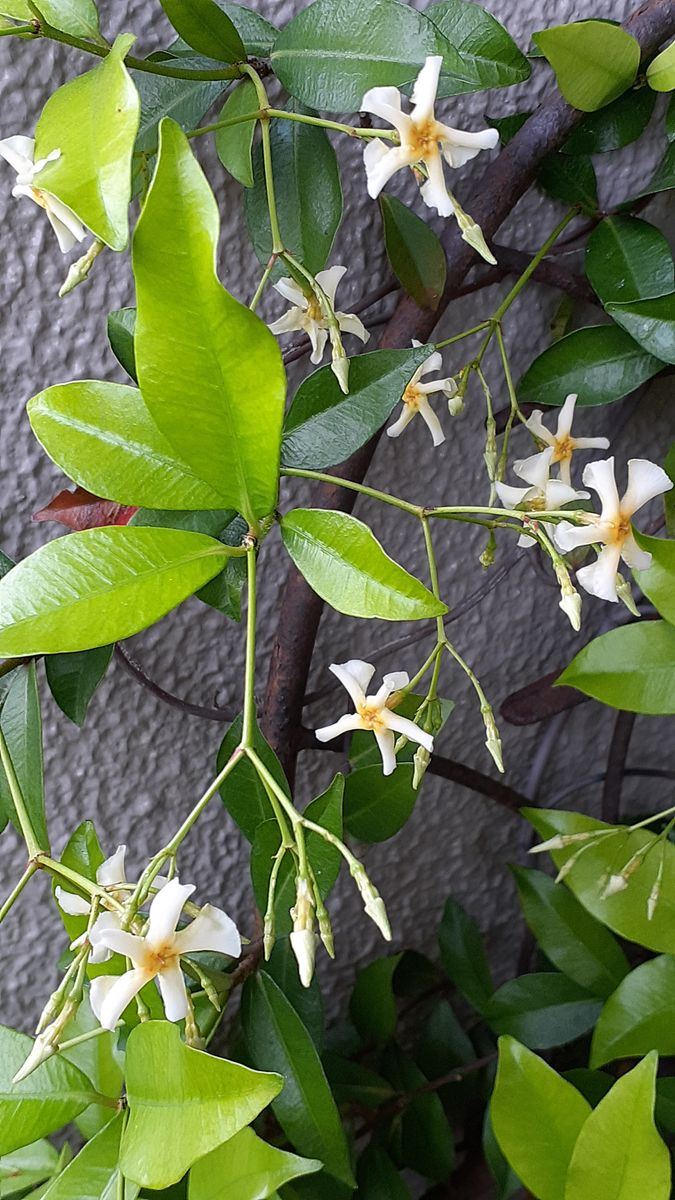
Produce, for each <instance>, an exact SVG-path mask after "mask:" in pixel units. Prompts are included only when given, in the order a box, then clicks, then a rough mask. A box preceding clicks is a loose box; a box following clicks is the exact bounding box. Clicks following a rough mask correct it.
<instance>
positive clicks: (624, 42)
mask: <svg viewBox="0 0 675 1200" xmlns="http://www.w3.org/2000/svg"><path fill="white" fill-rule="evenodd" d="M532 40H533V42H534V43H535V45H536V46H537V47H538V48H539V49H540V50H541V51H542V53H543V54H544V55H545V57H546V58H547V59H548V61H549V63H550V64H551V66H552V67H553V70H554V71H555V75H556V80H557V83H558V87H559V88H560V91H561V92H562V94H563V96H564V97H565V99H566V100H567V101H569V103H570V104H572V105H573V106H574V107H575V108H579V109H581V111H582V112H595V111H596V109H598V108H602V107H603V106H604V105H605V104H609V103H610V102H611V101H612V100H615V99H616V98H617V96H620V95H621V93H622V92H625V91H626V89H627V88H629V87H630V86H631V85H632V84H633V83H634V82H635V76H636V74H637V70H638V66H639V65H640V46H639V44H638V42H637V41H636V39H635V38H634V37H632V36H631V34H629V33H626V32H625V31H624V30H623V29H620V28H619V27H618V26H617V25H611V24H609V22H607V21H592V20H591V21H574V22H572V23H570V24H569V25H557V26H555V28H553V29H543V30H541V32H539V33H534V34H533V35H532Z"/></svg>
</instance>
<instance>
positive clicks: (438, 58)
mask: <svg viewBox="0 0 675 1200" xmlns="http://www.w3.org/2000/svg"><path fill="white" fill-rule="evenodd" d="M442 66H443V56H442V55H440V54H430V55H429V56H428V57H427V59H426V61H425V63H424V66H423V67H422V70H421V71H420V73H419V75H418V76H417V79H416V80H415V86H414V88H413V91H412V96H411V100H412V103H413V105H414V109H413V113H412V118H413V121H414V122H415V124H418V123H424V122H426V121H428V120H429V119H430V118H431V117H433V115H434V104H435V103H436V92H437V91H438V80H439V79H440V75H441V67H442Z"/></svg>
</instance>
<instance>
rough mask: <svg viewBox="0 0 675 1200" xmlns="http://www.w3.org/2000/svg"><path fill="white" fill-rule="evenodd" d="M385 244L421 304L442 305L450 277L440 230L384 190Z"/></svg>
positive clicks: (402, 280)
mask: <svg viewBox="0 0 675 1200" xmlns="http://www.w3.org/2000/svg"><path fill="white" fill-rule="evenodd" d="M380 211H381V213H382V220H383V223H384V245H385V249H386V251H387V258H388V259H389V263H390V265H391V269H392V271H393V272H394V275H395V276H396V278H397V279H398V281H399V283H400V284H401V285H402V287H403V288H404V289H405V291H406V292H407V293H408V295H409V296H412V298H413V300H414V301H415V302H416V303H417V304H418V305H419V306H420V308H431V309H436V308H438V304H439V301H440V298H441V296H442V295H443V288H444V287H445V278H446V270H447V268H446V260H445V251H444V249H443V247H442V245H441V243H440V242H439V240H438V238H437V237H436V234H435V233H434V232H433V230H432V229H430V228H429V226H428V225H427V224H426V222H425V221H423V220H422V219H421V217H418V216H417V214H416V213H414V212H413V211H412V209H410V208H408V207H407V205H405V204H403V203H402V202H401V201H400V200H397V199H396V197H395V196H389V195H387V194H386V193H384V192H383V193H382V194H381V196H380Z"/></svg>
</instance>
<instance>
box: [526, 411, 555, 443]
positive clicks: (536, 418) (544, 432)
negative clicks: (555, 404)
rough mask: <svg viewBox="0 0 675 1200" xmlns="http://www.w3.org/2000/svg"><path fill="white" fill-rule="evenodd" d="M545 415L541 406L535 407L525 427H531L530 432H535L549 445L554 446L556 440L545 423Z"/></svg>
mask: <svg viewBox="0 0 675 1200" xmlns="http://www.w3.org/2000/svg"><path fill="white" fill-rule="evenodd" d="M543 415H544V414H543V413H542V411H541V409H540V408H535V410H534V412H531V413H530V415H529V417H528V418H527V420H526V422H525V428H526V429H529V431H530V433H533V434H534V435H535V437H538V438H540V440H541V441H542V442H546V444H547V445H549V446H552V445H553V441H554V438H553V434H552V433H551V432H550V431H549V430H548V429H547V428H546V426H545V425H544V422H543V420H542V417H543Z"/></svg>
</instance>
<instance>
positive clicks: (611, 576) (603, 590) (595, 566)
mask: <svg viewBox="0 0 675 1200" xmlns="http://www.w3.org/2000/svg"><path fill="white" fill-rule="evenodd" d="M619 555H620V547H619V545H618V543H613V544H612V545H609V546H604V547H603V549H602V550H601V551H600V553H599V555H598V557H597V560H596V561H595V562H594V563H590V564H589V566H587V567H582V568H581V569H580V570H579V571H577V581H578V582H579V583H580V584H581V586H582V588H584V589H585V591H587V592H590V594H591V596H598V597H599V598H600V599H601V600H610V601H612V602H614V603H616V602H617V601H618V599H619V597H618V596H617V594H616V573H617V571H618V569H619Z"/></svg>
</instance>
